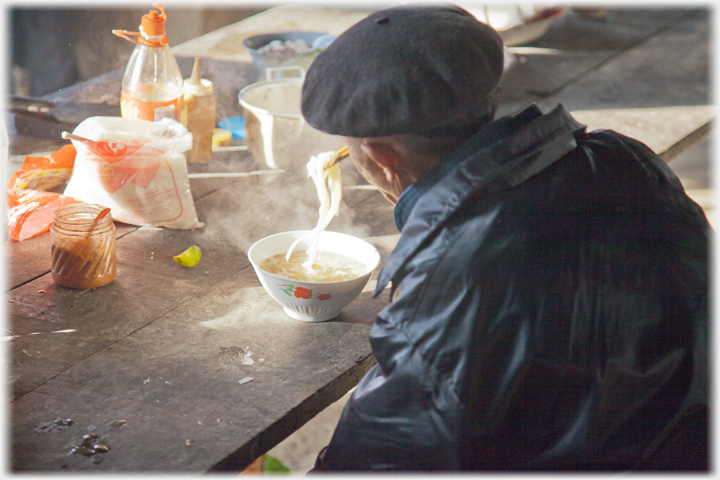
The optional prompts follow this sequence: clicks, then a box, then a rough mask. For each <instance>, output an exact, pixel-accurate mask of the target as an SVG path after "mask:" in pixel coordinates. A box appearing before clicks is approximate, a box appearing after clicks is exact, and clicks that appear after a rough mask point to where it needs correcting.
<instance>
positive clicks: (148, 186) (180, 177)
mask: <svg viewBox="0 0 720 480" xmlns="http://www.w3.org/2000/svg"><path fill="white" fill-rule="evenodd" d="M73 133H74V134H75V135H78V136H80V137H84V138H87V139H90V140H92V141H91V142H86V141H78V140H72V142H73V145H74V146H75V148H76V149H77V156H76V157H75V167H74V168H73V174H72V177H71V178H70V181H69V182H68V186H67V188H66V189H65V192H64V193H65V195H66V196H70V197H73V198H75V199H76V200H78V201H80V202H87V203H97V204H100V205H104V206H106V207H110V211H111V215H112V217H113V219H115V220H118V221H120V222H124V223H130V224H132V225H142V226H151V227H167V228H173V229H190V228H199V227H202V226H204V223H202V222H199V221H198V218H197V213H196V212H195V204H194V202H193V199H192V194H191V193H190V182H189V181H188V175H187V164H186V161H185V156H184V155H183V153H182V152H185V151H187V150H190V148H192V134H191V133H190V132H188V130H187V128H185V127H184V126H183V125H182V124H181V123H180V122H177V121H175V120H172V119H169V118H164V119H162V120H160V121H157V122H150V121H147V120H135V119H129V118H121V117H91V118H88V119H87V120H85V121H83V122H82V123H81V124H80V125H78V126H77V127H76V128H75V130H74V131H73Z"/></svg>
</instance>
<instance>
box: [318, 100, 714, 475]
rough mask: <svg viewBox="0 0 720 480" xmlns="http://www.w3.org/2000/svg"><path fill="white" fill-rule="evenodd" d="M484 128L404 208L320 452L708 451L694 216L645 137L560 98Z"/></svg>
mask: <svg viewBox="0 0 720 480" xmlns="http://www.w3.org/2000/svg"><path fill="white" fill-rule="evenodd" d="M497 122H501V123H500V124H501V125H503V128H502V129H500V133H498V128H497V125H498V123H497ZM491 125H493V124H491ZM493 128H495V131H496V132H495V134H494V138H492V139H491V140H490V141H488V139H487V138H484V139H483V141H478V140H477V138H474V139H471V140H469V141H468V142H467V143H466V144H465V145H463V146H462V147H461V148H460V149H459V151H461V152H463V154H462V155H461V157H462V158H459V159H458V158H457V157H458V155H455V156H454V157H455V160H453V162H452V168H448V167H447V162H445V163H446V165H445V166H441V167H439V169H438V170H436V171H434V172H431V173H430V174H428V175H430V177H428V178H430V180H431V181H430V182H428V181H427V179H425V181H424V185H425V186H424V187H423V189H424V191H422V192H421V194H420V195H417V194H416V193H417V192H415V193H412V192H411V193H412V194H413V195H415V197H416V198H413V199H412V202H410V208H409V209H408V208H407V205H403V207H404V210H409V214H408V212H405V214H404V215H401V216H400V217H401V218H400V220H399V223H400V224H402V235H401V237H400V240H399V242H398V244H397V247H396V248H395V250H394V251H393V253H392V255H391V256H390V258H389V259H388V261H387V262H386V263H385V265H384V267H383V269H382V271H381V273H380V275H379V280H378V286H377V290H376V292H375V294H376V295H377V294H379V293H381V292H382V291H383V288H384V287H385V286H386V284H387V283H388V282H392V289H391V295H392V298H393V301H392V303H391V304H390V305H389V306H388V307H386V308H385V309H384V310H383V311H382V312H381V313H380V314H379V316H378V318H377V320H376V322H375V324H374V326H373V328H372V331H371V336H370V342H371V344H372V348H373V352H374V354H375V357H376V359H377V365H376V366H374V367H373V368H372V369H371V370H370V371H369V372H368V373H367V375H366V376H365V377H364V378H363V379H362V380H361V382H360V384H359V385H358V387H357V389H356V390H355V391H354V392H353V394H352V396H351V398H350V400H349V402H348V404H347V406H346V407H345V410H344V412H343V414H342V417H341V419H340V422H339V424H338V426H337V429H336V431H335V433H334V435H333V438H332V441H331V442H330V444H329V446H328V448H327V450H326V451H325V452H323V455H322V457H321V458H320V459H319V462H318V465H319V466H320V468H324V469H328V470H414V471H421V470H459V469H465V470H514V471H530V470H567V469H570V470H627V469H635V468H641V469H642V468H660V469H662V468H669V469H673V468H680V469H684V466H680V467H677V465H675V464H672V461H671V460H668V459H667V458H666V457H667V455H666V454H665V453H662V452H663V450H662V448H665V449H669V451H671V452H673V451H676V452H678V453H679V452H680V450H678V448H686V449H689V450H690V451H691V453H692V452H695V453H692V454H693V455H695V456H694V457H693V458H688V457H687V455H686V454H684V453H683V455H685V458H683V459H679V461H681V462H686V463H687V462H689V463H690V464H691V465H690V468H692V466H693V465H696V464H698V463H702V461H703V459H704V461H705V462H706V461H707V457H706V455H707V453H706V450H705V451H704V452H705V453H703V450H702V449H703V448H705V449H706V448H707V445H706V443H704V442H705V441H706V440H707V439H706V435H707V431H706V430H703V429H704V428H706V424H707V422H706V416H704V415H706V413H707V410H706V407H705V405H706V404H707V395H708V392H707V391H708V365H707V362H708V360H707V342H708V338H707V333H708V326H707V319H708V262H709V251H708V250H709V237H710V236H711V235H712V229H711V228H710V226H709V224H708V222H707V220H706V218H705V215H704V213H703V211H702V210H701V208H700V207H699V206H698V205H697V204H695V203H694V202H693V201H692V200H690V198H689V197H688V196H687V195H686V194H685V192H684V190H683V188H682V185H681V184H680V182H679V180H678V179H677V178H676V177H675V175H674V174H673V173H672V172H671V170H670V169H669V168H668V167H667V166H666V165H665V163H664V162H663V161H662V160H661V159H660V158H659V157H658V156H657V155H655V154H654V153H653V152H652V151H651V150H650V149H649V148H648V147H646V146H645V145H643V144H642V143H640V142H638V141H636V140H633V139H630V138H628V137H625V136H623V135H620V134H618V133H616V132H612V131H594V132H590V133H588V132H586V131H585V128H584V125H581V124H579V123H578V122H576V121H575V120H574V119H573V118H572V117H571V116H570V115H569V114H568V113H567V112H566V111H565V109H564V108H563V107H562V106H558V107H557V108H556V109H555V110H553V111H552V112H550V113H548V114H545V115H543V114H542V113H541V112H540V110H539V109H538V108H537V107H536V106H533V107H530V108H529V109H527V110H526V111H524V112H522V113H521V114H519V115H518V116H515V117H506V118H505V119H501V120H498V121H496V122H495V127H493ZM482 132H483V131H482V130H481V132H479V134H478V135H477V136H476V137H482V136H483V135H484V136H485V137H487V132H485V133H484V134H483V133H482ZM411 188H412V187H411ZM399 206H400V203H399ZM698 412H700V416H697V413H698ZM685 418H691V420H693V421H694V422H695V423H688V422H685V421H684V419H685ZM698 419H699V420H698ZM679 420H683V421H681V422H680V424H681V425H682V428H684V429H685V430H683V432H684V433H681V434H680V436H681V437H682V438H681V440H682V442H685V443H683V445H682V447H673V445H675V444H677V442H678V438H677V435H678V434H677V430H678V427H677V424H678V421H679ZM688 425H690V427H688ZM688 429H689V430H688ZM688 432H689V433H688ZM704 435H705V437H703V436H704ZM672 442H675V443H672ZM688 442H690V443H689V444H688ZM693 442H695V443H693ZM703 455H705V457H703ZM675 460H678V459H675ZM663 462H670V463H663Z"/></svg>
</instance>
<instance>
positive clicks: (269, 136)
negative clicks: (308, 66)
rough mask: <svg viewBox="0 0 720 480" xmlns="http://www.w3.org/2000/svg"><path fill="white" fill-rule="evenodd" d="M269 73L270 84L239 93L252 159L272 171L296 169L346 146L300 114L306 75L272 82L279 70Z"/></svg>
mask: <svg viewBox="0 0 720 480" xmlns="http://www.w3.org/2000/svg"><path fill="white" fill-rule="evenodd" d="M285 69H298V70H299V71H300V72H301V73H304V70H302V69H301V68H300V67H285V68H280V69H270V68H269V69H267V72H266V76H267V78H268V80H265V81H263V82H258V83H253V84H251V85H248V86H247V87H245V88H243V89H242V90H240V94H239V95H238V100H239V101H240V105H242V106H243V107H244V109H245V115H244V117H245V139H246V142H247V146H248V151H249V152H250V154H251V155H252V156H253V158H254V159H255V160H256V161H258V162H260V163H265V164H266V165H267V166H268V168H271V169H296V168H302V167H305V165H307V162H308V161H309V160H310V157H312V156H313V155H317V154H319V153H322V152H327V151H331V150H337V149H339V148H341V147H342V146H343V145H345V142H343V139H342V137H340V136H337V135H329V134H327V133H323V132H321V131H319V130H317V129H315V128H313V127H311V126H310V125H308V123H307V122H306V121H305V119H304V118H303V116H302V113H301V112H300V96H301V92H302V84H303V80H304V75H303V76H301V77H292V78H280V79H275V80H272V79H270V78H272V75H273V74H274V73H276V72H275V71H276V70H285Z"/></svg>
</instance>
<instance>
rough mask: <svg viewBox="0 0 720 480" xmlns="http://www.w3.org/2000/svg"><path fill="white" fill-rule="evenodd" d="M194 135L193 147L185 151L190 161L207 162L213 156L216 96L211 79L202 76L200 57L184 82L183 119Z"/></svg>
mask: <svg viewBox="0 0 720 480" xmlns="http://www.w3.org/2000/svg"><path fill="white" fill-rule="evenodd" d="M180 121H181V122H182V123H183V125H185V126H186V127H187V129H188V130H189V131H190V133H192V135H193V146H192V149H191V150H189V151H187V152H185V158H186V159H187V162H188V163H207V162H209V161H210V159H211V158H212V144H213V130H214V129H215V96H214V95H213V84H212V82H211V81H210V80H207V79H205V78H201V72H200V59H199V58H196V59H195V65H194V66H193V71H192V75H191V77H190V78H188V79H186V80H185V81H184V82H183V107H182V114H181V120H180Z"/></svg>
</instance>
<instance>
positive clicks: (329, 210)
mask: <svg viewBox="0 0 720 480" xmlns="http://www.w3.org/2000/svg"><path fill="white" fill-rule="evenodd" d="M336 158H337V152H335V151H332V152H324V153H320V154H318V155H316V156H314V157H312V158H311V159H310V161H309V162H308V164H307V170H308V176H309V177H312V179H313V182H315V188H316V189H317V194H318V198H319V199H320V212H319V213H320V218H319V219H318V223H317V225H316V226H315V228H313V229H312V230H310V231H309V232H307V233H306V234H304V235H302V236H301V237H300V238H298V239H297V240H295V241H294V242H293V244H292V245H290V248H289V249H288V252H287V255H285V260H286V261H289V260H290V256H291V255H292V252H293V250H294V249H295V247H296V246H297V244H298V243H300V242H301V241H302V240H306V239H310V247H309V248H308V249H307V253H308V256H307V260H306V261H305V262H304V263H303V264H302V265H303V267H305V268H306V269H310V268H311V266H312V265H313V264H314V262H315V256H316V254H317V245H318V243H319V242H320V234H321V233H322V231H323V230H325V227H327V226H328V224H329V223H330V221H331V220H332V218H333V217H334V216H335V215H337V214H338V209H339V207H340V199H341V198H342V183H341V181H340V165H339V164H335V165H333V166H331V167H330V168H328V165H331V164H332V163H333V162H334V161H335V159H336ZM326 179H327V180H326Z"/></svg>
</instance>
